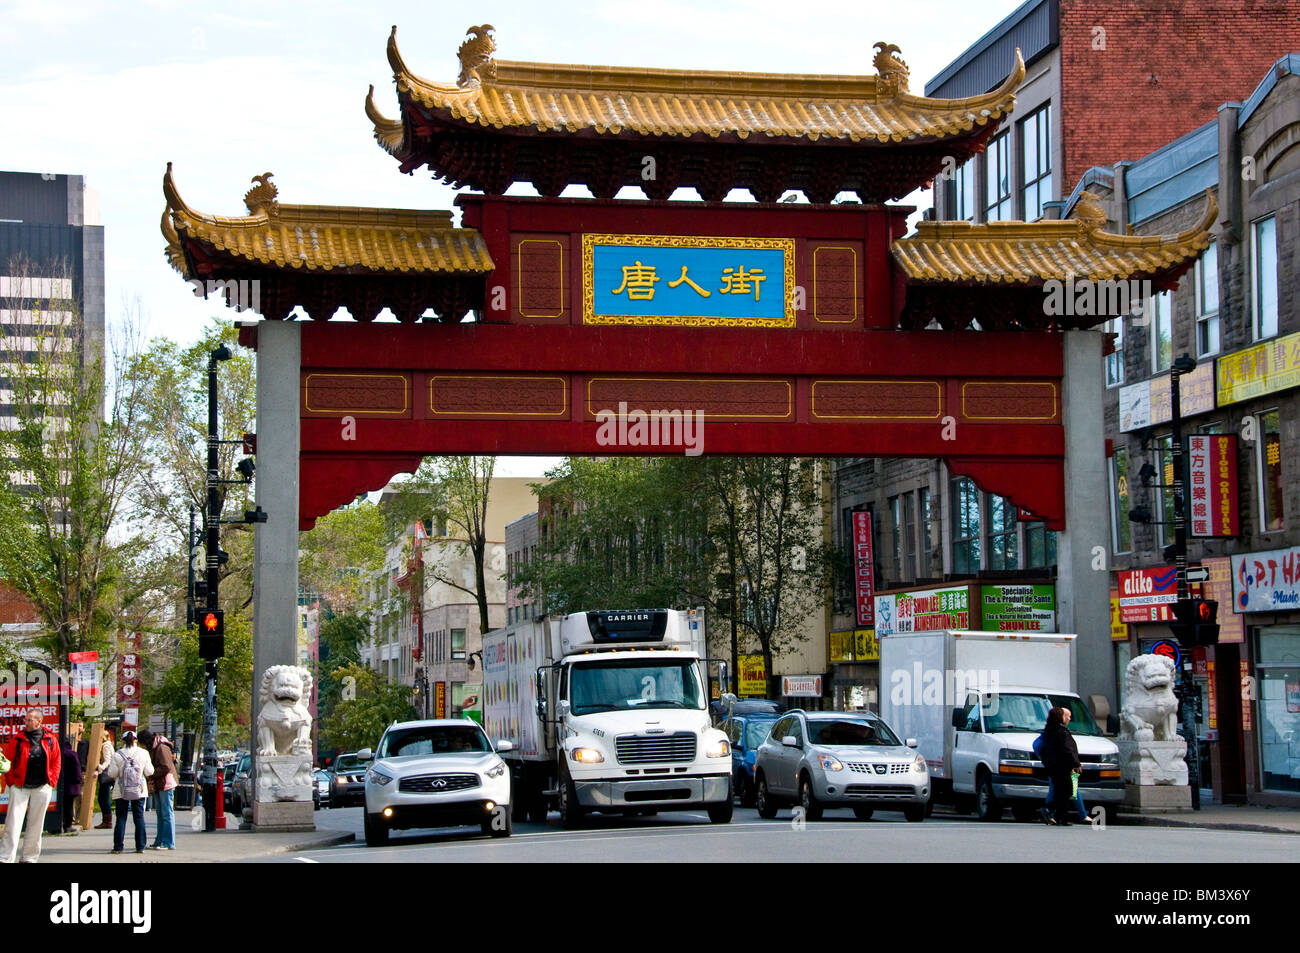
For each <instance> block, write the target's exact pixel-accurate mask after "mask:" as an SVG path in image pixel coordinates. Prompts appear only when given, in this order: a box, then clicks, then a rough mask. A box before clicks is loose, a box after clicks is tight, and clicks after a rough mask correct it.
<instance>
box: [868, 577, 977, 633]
mask: <svg viewBox="0 0 1300 953" xmlns="http://www.w3.org/2000/svg"><path fill="white" fill-rule="evenodd" d="M969 628H970V590H969V589H967V588H966V587H965V586H960V587H957V588H953V589H925V590H921V591H919V592H900V593H896V594H894V595H890V596H877V597H876V634H877V635H893V634H894V633H895V632H933V631H936V630H938V629H969Z"/></svg>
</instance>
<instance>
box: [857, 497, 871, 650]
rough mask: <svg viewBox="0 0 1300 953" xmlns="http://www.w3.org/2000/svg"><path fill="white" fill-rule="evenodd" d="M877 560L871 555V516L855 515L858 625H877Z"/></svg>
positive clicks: (859, 513) (858, 512)
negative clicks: (874, 582)
mask: <svg viewBox="0 0 1300 953" xmlns="http://www.w3.org/2000/svg"><path fill="white" fill-rule="evenodd" d="M874 577H875V560H874V559H872V553H871V514H870V513H869V512H868V511H866V510H859V511H857V512H856V513H854V514H853V585H854V591H855V592H856V594H857V616H858V625H875V624H876V616H875V605H874V602H873V596H874V593H875V588H874V586H873V580H874Z"/></svg>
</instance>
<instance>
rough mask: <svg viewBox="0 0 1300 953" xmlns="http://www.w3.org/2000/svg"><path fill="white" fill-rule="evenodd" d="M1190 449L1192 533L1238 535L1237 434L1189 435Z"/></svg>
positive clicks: (1188, 448)
mask: <svg viewBox="0 0 1300 953" xmlns="http://www.w3.org/2000/svg"><path fill="white" fill-rule="evenodd" d="M1187 450H1188V468H1187V469H1188V479H1189V481H1190V483H1191V495H1192V535H1193V536H1236V535H1238V534H1239V533H1240V532H1241V526H1240V521H1239V517H1238V513H1237V436H1236V434H1199V435H1197V436H1194V437H1189V438H1188V439H1187Z"/></svg>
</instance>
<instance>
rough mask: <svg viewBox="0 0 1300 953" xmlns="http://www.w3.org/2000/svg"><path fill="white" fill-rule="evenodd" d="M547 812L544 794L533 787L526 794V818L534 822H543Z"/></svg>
mask: <svg viewBox="0 0 1300 953" xmlns="http://www.w3.org/2000/svg"><path fill="white" fill-rule="evenodd" d="M549 813H550V811H549V810H548V809H547V805H546V795H545V794H543V793H542V792H541V791H538V790H537V789H535V788H534V789H533V790H532V791H530V792H529V796H528V819H529V820H530V821H532V822H533V823H534V824H545V823H546V815H547V814H549Z"/></svg>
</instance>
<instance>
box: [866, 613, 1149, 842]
mask: <svg viewBox="0 0 1300 953" xmlns="http://www.w3.org/2000/svg"><path fill="white" fill-rule="evenodd" d="M1074 639H1075V636H1073V635H1061V634H1055V633H1033V634H1026V635H1020V634H1015V635H1013V634H1009V633H1003V632H975V631H958V630H952V629H943V630H938V631H933V632H896V633H891V634H889V635H886V636H883V637H882V638H881V639H880V677H881V685H880V698H881V703H880V714H881V716H882V717H883V718H884V719H885V721H886V722H887V723H888V724H889V726H890V727H891V728H893V729H894V731H895V732H897V733H898V734H899V735H900V736H903V737H908V738H916V739H917V741H918V745H917V749H918V750H919V751H920V753H921V754H922V755H923V756H924V757H925V760H926V763H927V764H928V765H929V766H930V781H931V784H930V790H931V795H930V797H931V800H932V801H938V802H943V803H951V804H953V805H955V806H956V808H957V809H958V811H959V812H961V813H969V812H970V811H972V810H973V811H975V812H976V813H977V814H978V815H979V817H980V818H981V819H983V820H997V819H999V818H1000V817H1001V816H1002V812H1003V810H1004V808H1008V807H1009V808H1010V809H1011V811H1012V813H1013V814H1014V815H1015V817H1016V818H1017V819H1019V820H1028V819H1032V818H1034V817H1036V816H1037V814H1038V810H1039V808H1041V807H1043V806H1044V804H1045V801H1046V797H1047V772H1046V770H1045V769H1044V768H1043V765H1042V762H1041V761H1039V760H1038V758H1037V756H1036V755H1035V754H1034V752H1033V744H1034V739H1036V738H1037V737H1038V736H1039V735H1040V734H1041V733H1042V731H1043V728H1044V726H1045V725H1046V723H1047V712H1048V710H1049V709H1051V708H1053V707H1065V708H1069V709H1070V712H1071V721H1070V731H1071V732H1072V733H1073V734H1074V736H1075V742H1076V744H1077V745H1078V748H1079V761H1080V762H1081V763H1082V765H1083V774H1082V776H1081V777H1080V778H1079V790H1080V792H1081V793H1082V795H1083V801H1084V804H1085V806H1086V807H1087V808H1088V810H1089V811H1091V810H1092V809H1093V807H1094V806H1095V805H1098V804H1100V805H1102V806H1103V807H1104V809H1105V812H1106V814H1107V816H1108V817H1109V816H1111V815H1112V814H1113V812H1114V811H1115V806H1116V805H1117V804H1119V802H1121V801H1122V800H1123V799H1124V782H1123V780H1122V778H1121V776H1120V768H1119V749H1118V747H1117V746H1116V745H1115V743H1114V742H1113V741H1111V740H1110V739H1108V738H1106V737H1104V735H1103V734H1102V731H1101V729H1099V728H1098V727H1097V723H1096V721H1095V720H1094V719H1093V717H1092V713H1091V712H1090V711H1089V710H1088V708H1087V706H1086V705H1085V704H1084V703H1083V701H1082V700H1081V699H1080V698H1079V696H1078V695H1077V694H1075V692H1074V678H1073V672H1072V668H1071V659H1070V643H1071V642H1073V641H1074Z"/></svg>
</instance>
